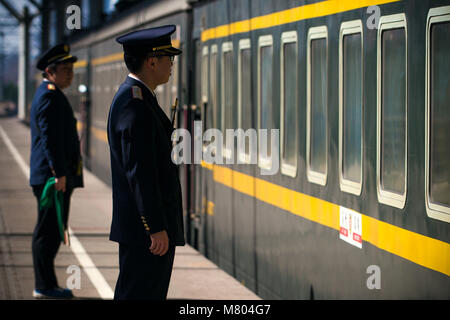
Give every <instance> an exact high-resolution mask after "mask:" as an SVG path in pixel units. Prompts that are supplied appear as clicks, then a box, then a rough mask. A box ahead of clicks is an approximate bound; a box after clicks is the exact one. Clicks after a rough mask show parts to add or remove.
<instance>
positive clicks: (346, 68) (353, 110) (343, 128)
mask: <svg viewBox="0 0 450 320" xmlns="http://www.w3.org/2000/svg"><path fill="white" fill-rule="evenodd" d="M362 30H363V29H362V22H361V20H356V21H348V22H344V23H343V24H342V25H341V31H340V41H339V181H340V186H341V190H342V191H345V192H349V193H353V194H355V195H360V194H361V185H362V165H361V163H362V150H363V138H362V136H363V131H362V111H363V85H362V81H363V80H362V74H363V60H362V53H363V50H362V48H363V43H362V41H363V37H362Z"/></svg>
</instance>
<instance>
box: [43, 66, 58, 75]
mask: <svg viewBox="0 0 450 320" xmlns="http://www.w3.org/2000/svg"><path fill="white" fill-rule="evenodd" d="M57 65H58V63H51V64H49V65H48V66H46V67H45V69H47V68H49V69H50V70H53V71H54V70H56V66H57ZM42 77H43V78H48V74H47V72H45V70H44V71H42Z"/></svg>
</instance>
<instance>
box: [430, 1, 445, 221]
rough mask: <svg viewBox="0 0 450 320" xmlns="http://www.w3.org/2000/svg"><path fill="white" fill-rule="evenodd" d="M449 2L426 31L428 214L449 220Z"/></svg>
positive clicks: (432, 15)
mask: <svg viewBox="0 0 450 320" xmlns="http://www.w3.org/2000/svg"><path fill="white" fill-rule="evenodd" d="M449 34H450V6H446V7H440V8H433V9H431V10H430V12H429V14H428V18H427V33H426V90H425V92H426V100H425V101H426V112H425V114H426V118H425V119H426V120H425V137H426V140H425V141H426V148H425V158H426V164H425V171H426V173H425V176H426V178H425V183H426V185H425V198H426V207H427V214H428V216H429V217H432V218H435V219H439V220H442V221H446V222H450V199H449V194H450V162H449V161H448V159H450V150H449V148H448V138H449V134H448V128H449V127H450V114H449V112H448V110H449V105H450V80H449V77H448V75H449V73H450V60H449V59H448V57H449V56H450V43H449V41H448V35H449Z"/></svg>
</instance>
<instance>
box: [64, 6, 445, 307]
mask: <svg viewBox="0 0 450 320" xmlns="http://www.w3.org/2000/svg"><path fill="white" fill-rule="evenodd" d="M163 24H176V25H177V34H176V35H175V36H174V38H173V41H174V42H175V44H176V45H178V46H179V47H180V48H181V49H182V50H183V55H181V56H179V57H177V58H176V62H175V66H174V69H173V70H174V73H173V77H172V79H171V81H170V83H168V84H166V85H165V86H163V87H161V88H160V89H159V92H158V93H157V94H158V101H159V102H160V104H161V105H162V106H164V108H167V109H166V112H169V107H170V106H171V105H172V104H173V101H174V100H175V98H176V97H177V98H178V99H179V101H180V104H179V106H180V107H179V109H178V117H177V119H178V120H177V125H178V127H179V128H184V129H187V130H188V131H189V132H190V133H191V137H192V138H193V137H194V136H195V132H194V128H195V125H196V124H197V125H198V123H196V122H195V121H201V129H202V130H201V132H202V133H205V132H207V130H209V129H219V130H220V131H221V132H223V133H224V134H225V132H226V130H227V129H237V128H241V129H243V130H244V131H246V133H249V135H248V136H247V138H246V140H245V141H246V142H248V141H249V140H250V139H251V137H250V132H259V131H258V130H261V129H267V130H270V129H275V131H272V132H274V133H273V135H269V138H270V137H272V136H273V137H274V141H275V142H276V143H277V144H278V146H279V148H277V147H276V146H277V145H276V144H275V145H274V147H267V146H263V147H261V144H260V143H258V145H257V148H256V149H254V150H256V153H255V152H251V151H252V149H251V148H249V147H248V146H244V148H243V149H241V148H238V147H237V142H236V141H237V139H235V138H233V140H232V141H230V142H233V143H230V144H229V146H228V147H224V149H223V150H222V155H223V159H224V161H219V162H223V163H213V162H211V161H207V160H203V161H202V162H201V163H200V162H199V161H194V160H198V159H197V158H196V159H194V154H193V153H192V158H191V159H190V160H191V161H188V162H187V163H183V164H181V165H180V169H181V170H180V174H181V181H182V188H183V201H184V216H185V223H186V227H185V229H186V237H187V240H188V242H189V243H190V244H191V245H193V246H194V247H195V248H197V249H198V250H199V251H200V252H201V253H203V254H204V255H205V256H207V257H208V258H209V259H211V260H212V261H213V262H215V263H216V264H217V265H218V266H220V267H221V268H222V269H224V270H225V271H226V272H228V273H229V274H230V275H232V276H234V277H235V278H236V279H237V280H239V281H240V282H242V283H243V284H244V285H245V286H247V287H248V288H250V289H251V290H252V291H254V292H255V293H256V294H258V295H259V296H260V297H262V298H264V299H449V298H450V278H449V276H450V244H449V241H450V225H449V222H450V148H449V147H448V142H447V141H448V140H449V138H450V130H449V129H448V128H449V127H450V77H449V74H450V59H449V58H448V57H450V41H449V39H450V1H444V0H409V1H408V0H404V1H397V0H359V1H353V0H322V1H303V0H298V1H292V0H264V1H261V0H255V1H252V0H210V1H180V0H167V1H161V2H155V3H152V4H148V5H142V6H140V7H139V8H138V9H136V10H134V11H132V12H130V13H129V14H128V15H126V16H124V17H123V18H121V19H118V20H116V21H114V22H113V24H112V25H108V26H105V27H104V28H101V29H99V30H95V31H92V32H91V33H90V34H88V35H83V36H82V37H78V38H77V39H71V42H72V48H73V49H72V50H73V53H74V54H75V55H77V56H78V57H79V58H80V60H79V61H78V62H77V64H76V65H75V81H74V82H75V85H73V86H72V87H71V89H70V92H68V95H69V96H70V99H71V102H72V104H73V105H74V109H76V110H77V111H78V117H79V124H80V125H79V129H80V134H81V135H82V137H83V150H84V153H85V159H86V164H87V166H88V168H90V169H91V170H92V171H93V172H94V173H96V174H97V175H98V176H99V177H101V178H102V179H103V180H104V181H106V182H109V179H110V177H109V152H108V145H107V141H106V140H105V139H106V130H105V129H106V120H107V112H108V109H109V106H110V103H111V100H112V97H113V96H114V93H115V91H116V90H117V87H118V85H119V84H120V83H121V82H122V81H123V79H124V77H125V76H126V74H127V71H126V68H125V65H124V63H123V62H122V54H121V48H120V46H119V45H118V44H117V43H115V41H114V38H115V37H116V36H118V35H119V34H123V33H125V32H128V31H130V30H133V29H138V28H144V27H150V26H157V25H163ZM249 130H250V131H249ZM192 140H194V139H192ZM205 140H208V139H205ZM200 141H201V139H200ZM197 142H198V141H197ZM200 143H201V145H200V147H199V146H198V145H195V143H194V142H192V144H191V147H192V150H194V149H196V148H197V149H196V150H198V149H199V148H200V150H203V151H205V153H207V151H208V150H212V149H211V148H210V147H211V146H210V144H209V143H210V142H208V141H203V142H200ZM214 151H216V152H217V150H214ZM205 153H204V154H203V155H205ZM212 154H213V153H212ZM217 154H218V153H216V154H215V155H216V156H217ZM220 159H221V160H222V158H220ZM226 160H228V162H227V161H226ZM264 170H266V171H264ZM267 170H268V171H270V172H271V173H270V174H265V173H267V172H268V171H267Z"/></svg>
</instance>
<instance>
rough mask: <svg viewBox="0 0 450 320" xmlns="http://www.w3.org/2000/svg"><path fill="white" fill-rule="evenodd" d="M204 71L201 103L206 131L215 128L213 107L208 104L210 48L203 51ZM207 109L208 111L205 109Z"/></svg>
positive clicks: (204, 48)
mask: <svg viewBox="0 0 450 320" xmlns="http://www.w3.org/2000/svg"><path fill="white" fill-rule="evenodd" d="M201 68H202V71H201V73H202V74H201V77H202V78H201V81H202V83H201V102H202V108H203V109H202V111H203V112H202V114H204V115H205V119H204V121H205V123H204V124H203V125H204V127H205V129H210V128H212V127H213V112H212V108H211V105H209V104H208V89H209V88H208V84H209V81H208V80H209V79H208V75H209V51H208V47H207V46H206V47H203V49H202V66H201ZM205 108H206V109H205Z"/></svg>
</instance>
